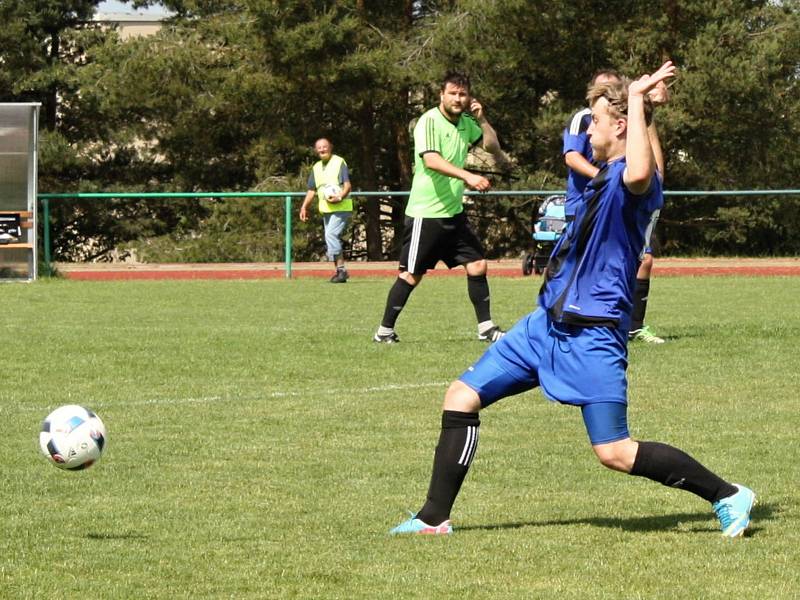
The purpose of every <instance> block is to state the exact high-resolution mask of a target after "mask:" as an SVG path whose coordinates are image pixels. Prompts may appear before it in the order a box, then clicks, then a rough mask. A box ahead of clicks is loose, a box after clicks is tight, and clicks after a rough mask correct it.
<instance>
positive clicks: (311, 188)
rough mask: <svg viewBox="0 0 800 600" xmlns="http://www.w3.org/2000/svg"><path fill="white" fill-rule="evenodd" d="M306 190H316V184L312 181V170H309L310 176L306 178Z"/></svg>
mask: <svg viewBox="0 0 800 600" xmlns="http://www.w3.org/2000/svg"><path fill="white" fill-rule="evenodd" d="M308 189H310V190H315V191H316V189H317V182H316V181H315V179H314V170H313V169H312V170H311V174H310V175H309V176H308Z"/></svg>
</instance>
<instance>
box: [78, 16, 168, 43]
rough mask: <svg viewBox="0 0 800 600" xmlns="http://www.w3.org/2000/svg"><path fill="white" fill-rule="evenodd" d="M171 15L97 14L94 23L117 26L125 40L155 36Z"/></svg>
mask: <svg viewBox="0 0 800 600" xmlns="http://www.w3.org/2000/svg"><path fill="white" fill-rule="evenodd" d="M167 17H169V15H163V14H162V15H158V14H152V15H151V14H143V13H140V14H132V13H102V12H99V13H95V15H94V19H93V20H94V22H95V23H100V24H102V25H106V26H109V27H111V26H116V28H117V31H119V37H120V38H121V39H123V40H127V39H128V38H132V37H138V36H142V35H153V34H154V33H155V32H156V31H158V30H159V29H161V22H162V21H163V20H164V19H166V18H167Z"/></svg>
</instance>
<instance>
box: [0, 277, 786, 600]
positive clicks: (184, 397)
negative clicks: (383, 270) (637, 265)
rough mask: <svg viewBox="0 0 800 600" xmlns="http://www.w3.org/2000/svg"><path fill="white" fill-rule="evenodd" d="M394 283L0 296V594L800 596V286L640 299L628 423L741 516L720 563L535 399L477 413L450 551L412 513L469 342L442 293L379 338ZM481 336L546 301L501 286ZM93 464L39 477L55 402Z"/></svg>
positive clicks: (696, 516) (468, 325)
mask: <svg viewBox="0 0 800 600" xmlns="http://www.w3.org/2000/svg"><path fill="white" fill-rule="evenodd" d="M389 285H390V281H389V280H388V279H372V280H357V279H356V280H351V281H350V282H349V283H348V284H347V285H344V286H333V285H330V284H328V283H327V282H324V281H322V280H301V281H289V282H285V281H249V282H235V281H234V282H220V281H210V282H209V281H203V282H200V281H198V282H168V281H167V282H132V283H124V282H122V283H80V282H65V281H52V282H47V281H43V282H39V283H35V284H32V285H7V286H3V288H2V295H3V304H4V312H5V313H6V317H5V318H4V322H3V327H2V331H3V333H4V337H3V339H4V344H5V348H4V352H3V384H2V387H1V388H0V417H2V423H3V428H4V431H3V435H2V437H0V449H1V450H2V457H3V468H2V484H1V486H0V502H2V518H0V597H1V598H33V599H40V598H54V599H69V598H84V597H91V598H97V599H105V598H112V599H116V598H165V599H166V598H170V599H173V598H342V599H352V598H370V599H372V598H425V599H430V598H459V599H464V598H648V599H649V598H669V599H671V600H672V599H675V598H732V597H736V598H797V597H800V570H799V569H798V565H799V564H800V507H799V505H798V492H797V484H798V480H800V468H798V465H799V464H800V449H799V446H798V443H797V437H798V436H797V428H798V414H800V398H799V397H798V389H800V375H799V373H800V358H798V349H797V340H798V335H800V311H798V310H797V298H798V297H799V296H800V278H662V279H658V280H654V282H653V287H652V290H651V295H650V297H651V301H650V308H649V313H648V321H649V322H650V323H651V324H652V325H654V326H655V328H656V329H657V331H658V332H659V333H660V334H664V335H666V336H667V337H668V338H669V339H668V343H667V344H664V345H663V346H659V347H644V346H633V347H632V348H631V357H630V358H631V365H630V369H629V379H630V388H631V398H630V409H629V416H630V421H631V425H632V433H633V434H634V436H635V437H637V438H639V439H650V440H658V441H664V442H668V443H672V444H675V445H677V446H679V447H681V448H683V449H684V450H686V451H687V452H689V453H691V454H693V455H694V456H696V457H697V458H699V459H701V460H702V461H703V462H704V463H705V464H707V465H708V466H709V467H710V468H712V469H714V470H715V471H717V472H719V473H720V474H721V475H723V476H724V477H726V478H729V479H731V480H733V481H736V482H741V483H746V484H747V485H749V486H750V487H752V488H753V489H754V490H755V491H756V493H757V494H758V496H759V504H758V506H757V507H756V509H755V510H754V513H753V516H754V522H753V526H752V528H751V531H750V535H749V536H748V537H746V538H744V539H740V540H734V541H730V540H725V539H723V538H722V537H721V535H720V534H719V531H718V529H717V522H716V520H715V518H714V517H713V513H712V512H711V511H710V507H709V506H708V505H707V504H706V503H704V502H703V501H701V500H699V499H698V498H696V497H695V496H692V495H691V494H688V493H686V492H681V491H677V490H673V489H668V488H665V487H663V486H660V485H657V484H654V483H652V482H649V481H646V480H643V479H640V478H633V477H629V476H625V475H621V474H619V473H613V472H611V471H607V470H605V469H603V468H602V467H600V466H599V465H598V464H597V462H596V460H595V459H594V457H593V454H592V452H591V450H590V448H589V446H588V444H587V441H586V436H585V433H584V431H583V425H582V422H581V419H580V415H579V412H578V411H577V410H575V409H572V408H569V407H562V406H558V405H554V404H551V403H548V402H547V401H545V400H544V399H543V398H542V396H541V395H540V394H539V393H538V392H531V393H527V394H524V395H521V396H519V397H516V398H513V399H509V400H506V401H504V402H501V403H500V404H498V405H497V406H495V407H493V408H491V409H489V410H487V411H485V412H484V413H483V414H482V417H481V420H482V427H481V446H480V448H479V449H478V453H477V456H476V459H475V461H474V463H473V467H472V470H471V472H470V474H469V476H468V478H467V481H466V483H465V486H464V489H463V491H462V494H461V496H460V497H459V499H458V501H457V503H456V506H455V510H454V514H453V519H454V523H455V526H456V529H457V531H456V534H455V535H453V536H450V537H449V538H424V539H420V538H391V537H389V536H388V535H387V531H388V530H389V528H390V527H392V526H393V525H395V524H396V523H398V522H399V521H400V520H401V519H403V518H404V516H405V512H404V511H405V509H411V510H416V509H418V508H419V506H420V504H421V501H422V499H423V496H424V494H425V491H426V489H427V484H428V477H429V472H430V466H431V460H432V455H433V454H432V453H433V447H434V446H435V443H436V439H437V437H438V424H439V419H440V411H441V399H442V396H443V393H444V391H445V389H446V386H447V384H448V382H449V381H450V380H452V379H453V378H455V377H457V376H458V375H459V374H460V372H461V371H462V370H463V369H464V368H465V367H467V366H468V365H469V364H470V362H471V361H473V360H474V359H475V358H477V357H478V356H479V354H480V353H481V351H482V350H483V348H484V346H483V345H481V343H479V342H477V341H476V340H475V332H474V316H473V314H472V309H471V306H470V305H469V303H468V301H467V298H466V286H465V283H464V281H463V280H462V279H460V278H432V279H430V280H427V281H426V282H425V283H424V284H423V286H422V287H421V288H420V289H419V290H418V291H417V292H416V293H415V295H414V297H412V299H411V301H410V303H409V306H408V308H407V310H406V312H405V313H404V314H403V315H402V316H401V318H400V322H399V324H398V332H399V333H400V335H401V338H402V340H403V341H402V343H401V344H399V345H397V346H379V345H377V344H373V343H371V342H370V337H371V335H372V333H373V331H374V328H375V327H376V325H377V323H378V320H379V319H380V315H381V313H382V311H383V303H384V300H385V295H386V292H387V291H388V288H389ZM491 285H492V291H493V306H494V313H495V314H494V316H495V320H496V321H498V322H500V323H501V324H503V325H506V326H508V325H510V324H511V323H512V322H513V321H514V320H516V318H518V317H520V316H521V315H523V314H524V313H525V312H527V311H528V310H529V309H530V307H531V306H532V304H533V301H534V297H535V293H536V289H537V281H536V280H534V279H532V278H529V279H494V280H491ZM67 403H78V404H84V405H86V406H88V407H90V408H92V409H94V410H96V411H97V412H98V414H99V415H100V416H101V417H102V418H103V420H104V421H105V424H106V427H107V429H108V433H109V442H108V446H107V449H106V453H105V455H104V457H103V459H102V460H101V461H100V463H99V464H98V465H97V466H95V467H92V468H91V469H89V470H87V471H82V472H76V473H69V472H62V471H59V470H57V469H55V468H54V467H52V466H50V465H48V464H47V462H46V461H45V459H44V458H43V457H42V456H41V455H40V454H39V451H38V446H37V437H38V429H39V425H40V422H41V420H42V418H43V417H44V416H45V415H46V414H47V413H48V412H49V411H50V410H52V409H53V408H55V407H56V406H58V405H61V404H67Z"/></svg>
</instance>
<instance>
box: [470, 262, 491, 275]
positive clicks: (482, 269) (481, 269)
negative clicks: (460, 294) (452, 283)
mask: <svg viewBox="0 0 800 600" xmlns="http://www.w3.org/2000/svg"><path fill="white" fill-rule="evenodd" d="M488 265H489V263H487V262H486V259H485V258H482V259H480V260H476V261H474V262H471V263H467V264H466V265H465V268H466V269H467V275H473V276H477V277H480V276H481V275H486V270H487V268H488Z"/></svg>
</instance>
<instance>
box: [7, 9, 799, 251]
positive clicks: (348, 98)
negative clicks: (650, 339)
mask: <svg viewBox="0 0 800 600" xmlns="http://www.w3.org/2000/svg"><path fill="white" fill-rule="evenodd" d="M153 3H154V2H152V1H150V0H142V1H137V2H135V3H134V4H135V5H136V6H147V5H150V4H153ZM97 4H98V2H97V1H96V0H93V1H90V0H83V1H80V0H71V1H68V0H37V2H33V3H29V2H24V3H23V2H19V1H8V2H2V3H0V17H2V18H3V20H4V28H3V31H2V32H0V98H2V99H3V100H6V101H15V100H17V101H18V100H25V101H29V100H38V101H41V102H42V103H43V118H42V124H43V128H44V130H45V131H44V132H43V135H42V142H41V152H40V154H41V160H40V182H39V184H40V185H39V187H40V190H42V191H47V192H65V191H94V190H96V191H101V190H102V191H111V190H120V191H237V190H251V189H261V190H280V191H295V192H302V191H304V189H305V177H306V176H307V173H308V170H309V168H310V166H311V164H312V163H313V161H314V156H313V153H312V152H311V145H312V144H313V142H314V140H315V139H316V138H317V137H319V136H322V135H325V136H328V137H330V138H332V141H333V142H334V144H335V151H336V152H337V153H339V154H341V155H342V156H344V157H345V158H346V160H347V161H348V164H349V165H350V167H351V171H352V175H353V182H354V188H355V189H356V190H359V189H361V190H380V189H393V190H407V189H408V187H409V185H410V178H411V171H410V168H411V159H412V153H413V141H412V140H411V139H410V132H409V123H410V122H411V120H412V119H413V118H415V117H416V116H418V115H419V114H420V113H421V112H422V111H423V110H425V109H426V108H428V107H430V106H433V105H435V104H436V103H437V102H438V84H439V80H440V79H441V76H442V75H443V73H444V72H445V71H446V70H449V69H452V68H458V69H460V70H464V71H467V72H468V73H470V75H471V77H472V81H473V91H474V93H475V95H476V96H477V97H478V98H479V99H480V100H481V101H482V103H483V104H484V105H485V107H486V111H487V114H488V116H489V119H490V121H491V122H492V124H493V125H494V126H495V128H496V129H497V131H498V134H499V135H500V139H501V143H502V144H503V147H504V148H505V149H506V150H507V151H508V152H509V153H510V155H511V156H512V157H513V159H514V164H515V165H516V166H515V167H514V168H513V169H511V170H508V171H506V172H504V173H503V174H502V175H499V176H498V175H495V187H496V189H522V188H525V187H528V188H546V189H558V188H562V187H563V185H564V177H565V174H566V171H565V167H564V165H563V160H562V158H561V134H562V130H563V127H564V124H565V123H566V120H567V118H568V117H569V115H570V114H571V113H572V112H573V111H574V110H576V109H577V108H580V107H581V106H582V105H583V104H584V102H585V101H584V95H585V86H586V82H587V80H588V79H589V77H590V76H591V74H592V73H593V72H594V71H595V70H596V69H598V68H600V67H608V66H613V67H616V68H618V69H620V70H621V71H623V72H624V73H627V74H630V75H637V74H640V73H642V72H645V71H647V70H649V69H652V68H654V67H656V66H657V65H658V64H660V62H661V61H662V60H664V59H665V58H672V59H673V60H675V61H676V63H677V64H678V66H679V69H680V71H679V78H678V80H677V82H676V84H675V86H674V87H673V89H672V91H673V100H672V102H671V103H670V104H669V105H667V106H666V107H665V108H663V109H660V110H659V111H658V113H657V123H658V125H659V130H660V132H661V138H662V142H663V146H664V148H665V152H666V159H667V169H666V171H667V173H666V174H667V189H673V190H675V189H708V190H719V189H729V190H735V189H754V188H756V189H769V188H773V189H779V188H792V187H796V185H797V184H796V181H797V180H796V173H797V172H798V168H800V164H798V163H800V158H798V155H797V153H796V152H795V140H796V139H797V137H798V133H799V132H800V122H798V119H800V117H799V116H798V115H800V110H798V109H800V107H799V106H798V102H800V100H799V99H800V94H798V89H797V88H798V83H797V76H796V73H797V72H798V66H799V65H800V21H799V20H798V16H799V12H798V9H799V8H800V5H799V4H798V2H797V0H789V1H785V2H780V3H776V2H767V1H766V0H765V1H752V0H725V1H724V2H710V1H708V0H662V1H661V2H658V3H656V4H653V3H652V2H645V1H644V0H632V1H631V2H626V3H622V4H621V3H619V2H611V1H610V0H600V1H593V2H589V1H588V0H572V1H570V2H567V1H566V0H564V1H561V0H559V1H555V2H554V1H548V2H544V1H542V0H533V1H528V0H503V1H500V0H448V1H430V2H428V1H425V2H415V1H412V0H391V1H389V2H381V3H375V2H364V1H363V0H344V1H342V2H330V1H325V0H303V1H300V0H165V1H164V2H162V4H163V5H164V6H165V7H167V8H169V9H170V10H172V11H174V12H175V16H174V17H173V18H171V19H170V20H169V21H167V22H166V23H165V25H164V27H163V28H162V29H161V31H160V32H159V33H158V34H157V35H154V36H150V37H143V38H132V39H128V40H126V41H122V40H120V38H119V37H118V36H117V34H116V33H115V32H114V31H107V30H102V29H99V28H98V27H96V26H94V25H91V24H90V22H89V19H90V17H91V15H92V13H93V11H94V10H95V8H96V6H97ZM281 186H284V187H281ZM285 186H289V187H285ZM536 204H537V200H536V199H533V198H530V197H520V198H509V199H497V198H494V197H493V198H491V200H487V199H481V200H480V201H476V202H475V203H474V205H473V207H472V208H471V209H470V210H471V211H472V214H473V215H474V218H475V225H476V228H477V229H478V230H479V231H480V232H481V234H482V235H483V236H484V237H485V239H486V241H487V249H488V250H489V253H490V255H491V256H503V255H514V254H520V253H522V252H524V251H525V250H526V249H527V247H528V244H529V238H530V214H531V213H532V212H533V210H535V207H536ZM297 205H298V202H297V201H296V202H295V210H296V208H297ZM357 206H358V214H357V217H356V227H355V229H354V232H353V238H354V239H353V247H354V248H355V249H356V250H355V255H356V256H358V257H369V258H372V259H376V258H387V257H391V256H393V252H394V251H395V250H396V245H392V243H391V239H392V233H393V232H395V233H396V232H397V231H398V230H399V226H400V223H401V215H402V201H400V200H397V199H395V200H393V201H390V200H388V199H377V198H371V199H369V200H361V201H359V202H358V203H357ZM798 212H800V211H798V207H797V203H796V202H795V201H794V200H792V199H791V198H788V197H776V198H772V199H770V198H759V197H755V198H752V197H742V198H731V199H723V198H720V197H704V198H676V197H671V198H669V199H668V204H667V207H666V208H665V210H664V212H663V214H662V223H661V225H660V227H659V229H658V230H657V237H658V238H659V241H660V242H661V246H662V248H663V250H664V251H665V252H669V253H717V254H727V253H733V254H791V253H795V252H797V251H798V246H800V240H798V236H797V235H796V233H795V232H796V231H798V229H800V227H798V226H799V225H800V222H798V221H799V220H800V216H799V215H798ZM52 214H53V227H52V231H53V239H54V255H55V257H56V258H58V259H62V260H85V259H90V258H97V259H102V258H103V257H104V256H106V255H107V253H108V252H109V251H111V250H113V249H114V248H120V247H121V246H122V245H126V244H127V246H126V247H136V248H138V249H139V250H140V251H141V252H143V256H148V257H149V258H150V259H151V260H158V259H159V257H160V259H161V260H173V259H178V257H179V256H191V257H192V258H191V259H192V260H209V261H215V260H267V259H272V260H279V259H280V258H282V243H283V242H282V240H283V235H282V233H281V231H280V229H281V227H282V226H283V222H284V215H283V206H282V203H280V202H279V203H275V202H262V201H252V200H246V201H235V202H231V201H203V202H198V201H174V200H173V201H168V202H153V201H148V202H144V201H141V202H131V201H124V202H123V201H112V202H108V201H94V200H93V201H88V202H72V201H70V202H60V201H57V202H54V203H53V209H52ZM382 214H383V215H384V216H381V215H382ZM266 232H271V233H269V234H267V233H266ZM296 237H297V242H296V245H295V250H296V252H297V254H296V257H297V258H299V259H309V258H313V257H316V256H319V255H320V254H321V252H322V249H323V248H322V241H321V236H320V232H319V224H318V223H317V222H314V223H310V224H308V225H305V226H300V229H298V232H297V236H296ZM226 240H227V241H226ZM189 247H191V248H192V250H191V251H188V250H187V248H189ZM145 249H146V250H145ZM157 249H158V250H157Z"/></svg>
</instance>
